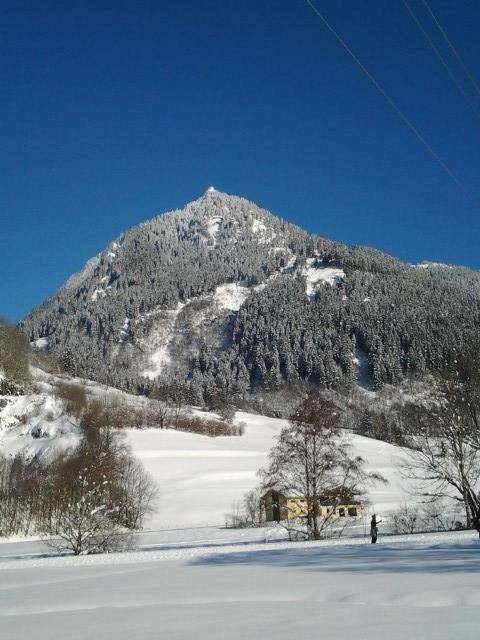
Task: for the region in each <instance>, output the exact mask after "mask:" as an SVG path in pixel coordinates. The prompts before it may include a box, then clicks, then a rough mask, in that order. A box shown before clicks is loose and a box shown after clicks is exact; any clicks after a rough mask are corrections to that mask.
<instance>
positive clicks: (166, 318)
mask: <svg viewBox="0 0 480 640" xmlns="http://www.w3.org/2000/svg"><path fill="white" fill-rule="evenodd" d="M184 307H185V303H183V302H179V303H178V305H177V308H176V309H172V310H169V311H165V312H162V314H161V317H159V320H158V322H157V324H156V326H155V329H154V330H153V331H152V332H151V334H150V336H149V338H148V345H146V347H148V349H149V350H150V355H149V357H148V366H147V367H146V368H145V369H144V370H143V371H142V375H143V376H145V377H146V378H149V379H150V380H155V378H158V376H159V375H161V374H162V373H163V372H164V370H165V368H166V367H168V365H169V364H170V363H171V361H172V359H171V356H170V350H169V347H170V343H171V341H172V338H173V332H174V328H175V323H176V321H177V318H178V315H179V313H180V312H181V311H182V309H183V308H184Z"/></svg>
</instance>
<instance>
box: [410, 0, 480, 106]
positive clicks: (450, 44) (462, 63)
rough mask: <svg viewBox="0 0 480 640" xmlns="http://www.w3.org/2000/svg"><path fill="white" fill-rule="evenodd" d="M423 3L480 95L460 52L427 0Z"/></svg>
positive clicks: (423, 0)
mask: <svg viewBox="0 0 480 640" xmlns="http://www.w3.org/2000/svg"><path fill="white" fill-rule="evenodd" d="M422 2H423V4H424V5H425V8H426V9H427V11H428V13H429V14H430V16H431V18H432V20H433V21H434V23H435V24H436V26H437V29H438V30H439V31H440V33H441V34H442V36H443V38H444V40H445V42H446V43H447V44H448V46H449V47H450V51H451V52H452V53H453V55H454V56H455V57H456V59H457V60H458V63H459V64H460V66H461V67H462V69H463V70H464V72H465V74H466V75H467V77H468V79H469V80H470V82H471V83H472V85H473V88H474V89H475V91H476V92H477V93H478V95H479V96H480V88H479V87H478V84H477V83H476V82H475V78H474V77H473V76H472V74H471V73H470V71H469V70H468V69H467V67H466V65H465V63H464V62H463V60H462V58H461V57H460V54H459V53H458V51H457V50H456V49H455V47H454V46H453V44H452V42H451V40H450V38H449V37H448V36H447V34H446V33H445V30H444V29H443V27H442V25H441V24H440V22H439V20H438V18H437V16H436V15H435V14H434V13H433V11H432V9H431V8H430V6H429V4H428V2H427V0H422Z"/></svg>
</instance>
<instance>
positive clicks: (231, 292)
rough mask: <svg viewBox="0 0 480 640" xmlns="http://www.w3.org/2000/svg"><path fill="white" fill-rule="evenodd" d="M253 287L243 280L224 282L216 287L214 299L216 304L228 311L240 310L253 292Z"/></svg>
mask: <svg viewBox="0 0 480 640" xmlns="http://www.w3.org/2000/svg"><path fill="white" fill-rule="evenodd" d="M251 291H252V290H251V289H249V288H248V287H247V285H246V284H243V283H242V282H233V283H230V284H222V285H220V286H219V287H217V288H216V289H215V293H214V294H213V299H214V301H215V302H216V304H218V305H219V307H221V308H222V309H225V310H227V311H238V310H239V309H240V307H241V306H242V304H243V303H244V302H245V300H246V299H247V298H248V296H249V295H250V293H251Z"/></svg>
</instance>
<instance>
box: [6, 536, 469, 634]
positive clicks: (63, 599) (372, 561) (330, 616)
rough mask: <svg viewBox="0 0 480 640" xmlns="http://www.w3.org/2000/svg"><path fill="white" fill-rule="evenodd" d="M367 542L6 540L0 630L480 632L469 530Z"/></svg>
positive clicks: (265, 632) (116, 632)
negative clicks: (66, 551)
mask: <svg viewBox="0 0 480 640" xmlns="http://www.w3.org/2000/svg"><path fill="white" fill-rule="evenodd" d="M365 542H366V540H365V539H363V540H359V541H358V542H357V543H353V544H352V542H351V541H350V542H346V541H332V542H320V543H304V544H299V543H296V544H295V543H288V542H283V543H271V544H253V545H249V546H241V545H232V546H230V547H221V546H215V545H214V546H212V547H210V548H206V547H203V548H202V547H196V548H187V549H182V548H176V549H175V548H174V549H170V550H165V549H162V550H158V551H155V550H153V551H144V552H134V553H126V554H110V555H101V556H83V557H79V558H74V557H58V558H42V557H38V556H32V557H31V558H29V559H17V558H15V556H9V555H7V556H6V557H2V555H3V553H2V551H3V549H0V573H1V580H0V584H1V587H0V590H1V597H0V617H1V629H2V637H5V638H12V639H13V638H15V640H45V638H48V639H49V640H64V638H66V637H68V638H70V639H71V640H80V639H82V640H83V638H86V637H87V638H88V637H90V638H94V639H95V640H111V639H113V638H115V640H130V639H131V638H135V640H153V639H154V638H159V637H162V638H168V640H193V639H195V640H244V639H245V638H275V640H292V638H299V639H300V638H315V637H321V638H329V639H331V640H345V638H358V639H359V640H364V639H365V640H366V639H367V638H368V639H369V640H377V639H382V640H384V639H385V637H387V638H388V639H389V640H405V638H413V639H418V640H430V639H434V640H451V639H452V638H453V637H461V638H464V639H465V640H470V639H471V640H473V639H474V638H476V637H477V634H478V626H479V624H480V607H479V604H480V595H479V588H480V565H479V562H478V553H479V550H480V545H479V542H478V539H476V538H475V537H474V534H473V533H472V532H464V533H460V534H459V533H455V534H442V535H433V536H408V537H404V538H392V539H383V540H382V539H380V543H379V544H377V545H370V544H365ZM1 546H2V547H5V546H7V547H8V546H9V545H1Z"/></svg>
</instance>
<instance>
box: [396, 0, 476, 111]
mask: <svg viewBox="0 0 480 640" xmlns="http://www.w3.org/2000/svg"><path fill="white" fill-rule="evenodd" d="M402 2H403V4H404V6H405V9H406V10H407V11H408V13H409V14H410V16H411V18H412V20H413V21H414V23H415V24H416V26H417V27H418V29H419V30H420V31H421V33H422V34H423V36H424V37H425V40H426V41H427V42H428V44H429V45H430V48H431V49H432V51H433V52H434V53H435V55H436V56H437V58H438V59H439V60H440V63H441V65H442V66H443V68H444V69H445V71H446V72H447V74H448V77H449V78H450V80H451V81H452V83H453V84H454V85H455V87H456V88H457V90H458V91H459V93H460V94H461V95H462V96H463V98H464V99H465V101H466V103H467V104H468V106H469V107H470V108H471V109H472V111H473V112H474V113H475V115H476V116H477V117H480V111H479V110H478V108H477V107H476V106H475V104H474V103H473V102H472V101H471V100H470V98H469V97H468V95H467V94H466V93H465V91H464V90H463V87H462V85H461V84H460V83H459V82H458V80H457V78H456V77H455V75H454V73H453V71H452V70H451V69H450V67H449V66H448V64H447V63H446V62H445V59H444V58H443V56H442V54H441V53H440V51H439V50H438V49H437V47H436V46H435V44H434V42H433V40H432V39H431V38H430V36H429V35H428V33H427V32H426V31H425V29H424V28H423V25H422V23H421V22H420V20H419V19H418V18H417V16H416V15H415V13H414V11H413V9H412V7H411V6H410V5H409V4H408V2H407V0H402Z"/></svg>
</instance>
